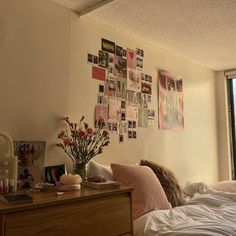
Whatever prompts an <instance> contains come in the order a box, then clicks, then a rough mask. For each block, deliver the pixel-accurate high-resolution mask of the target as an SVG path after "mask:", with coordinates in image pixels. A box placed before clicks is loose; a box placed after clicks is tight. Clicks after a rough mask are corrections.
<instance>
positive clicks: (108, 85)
mask: <svg viewBox="0 0 236 236" xmlns="http://www.w3.org/2000/svg"><path fill="white" fill-rule="evenodd" d="M104 94H105V95H106V96H109V97H115V95H116V80H115V78H114V77H111V76H109V77H108V78H107V79H106V81H105V83H104Z"/></svg>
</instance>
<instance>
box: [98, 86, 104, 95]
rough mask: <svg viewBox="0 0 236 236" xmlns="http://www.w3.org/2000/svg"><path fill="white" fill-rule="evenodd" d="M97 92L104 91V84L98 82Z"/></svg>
mask: <svg viewBox="0 0 236 236" xmlns="http://www.w3.org/2000/svg"><path fill="white" fill-rule="evenodd" d="M99 93H104V85H102V84H99Z"/></svg>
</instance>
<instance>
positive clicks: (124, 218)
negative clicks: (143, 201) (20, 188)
mask: <svg viewBox="0 0 236 236" xmlns="http://www.w3.org/2000/svg"><path fill="white" fill-rule="evenodd" d="M130 201H131V200H130V196H129V194H127V193H123V194H119V195H114V196H108V197H101V198H96V199H90V200H84V201H77V202H71V203H66V204H60V205H57V206H49V207H43V208H38V209H34V210H28V211H22V212H16V213H10V214H6V215H5V235H6V236H12V235H24V236H27V235H30V236H32V235H34V236H37V235H41V236H42V235H44V236H49V235H50V236H52V235H55V236H59V235H63V236H71V235H78V236H79V235H81V236H93V235H96V236H99V235H101V236H106V235H109V236H112V235H121V234H125V233H131V232H132V222H131V219H132V218H131V209H130V206H131V203H130Z"/></svg>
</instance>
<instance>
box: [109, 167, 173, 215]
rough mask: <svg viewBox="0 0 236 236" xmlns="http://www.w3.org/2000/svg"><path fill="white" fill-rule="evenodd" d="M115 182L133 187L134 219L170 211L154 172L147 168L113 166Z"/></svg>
mask: <svg viewBox="0 0 236 236" xmlns="http://www.w3.org/2000/svg"><path fill="white" fill-rule="evenodd" d="M111 169H112V171H113V177H114V180H115V181H118V182H120V183H121V184H123V185H126V186H129V187H133V188H134V191H133V193H132V201H133V202H132V204H133V209H132V214H133V219H137V218H138V217H139V216H141V215H143V214H145V213H147V212H149V211H152V210H155V209H170V208H171V206H170V204H169V202H168V200H167V198H166V195H165V192H164V190H163V188H162V187H161V184H160V182H159V180H158V179H157V178H156V176H155V175H154V173H153V171H152V170H151V169H150V168H149V167H146V166H135V165H121V164H111Z"/></svg>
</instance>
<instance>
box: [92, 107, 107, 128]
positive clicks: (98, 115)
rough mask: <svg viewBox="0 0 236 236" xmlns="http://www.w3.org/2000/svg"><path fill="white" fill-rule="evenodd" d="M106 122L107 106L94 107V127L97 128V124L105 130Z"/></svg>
mask: <svg viewBox="0 0 236 236" xmlns="http://www.w3.org/2000/svg"><path fill="white" fill-rule="evenodd" d="M107 120H108V106H104V105H96V106H95V127H98V126H99V124H102V125H103V126H104V127H105V128H107Z"/></svg>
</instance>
